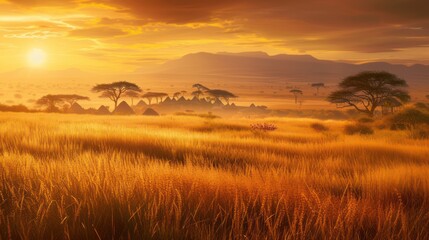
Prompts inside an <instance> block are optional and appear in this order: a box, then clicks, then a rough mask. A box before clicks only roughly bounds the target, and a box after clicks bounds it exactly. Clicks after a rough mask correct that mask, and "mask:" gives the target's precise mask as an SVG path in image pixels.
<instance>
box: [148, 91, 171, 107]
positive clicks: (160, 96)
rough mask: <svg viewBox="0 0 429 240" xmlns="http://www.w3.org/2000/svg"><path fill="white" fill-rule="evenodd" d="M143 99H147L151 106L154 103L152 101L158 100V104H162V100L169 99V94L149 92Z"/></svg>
mask: <svg viewBox="0 0 429 240" xmlns="http://www.w3.org/2000/svg"><path fill="white" fill-rule="evenodd" d="M141 97H142V98H145V99H147V100H148V102H149V105H151V103H152V99H155V100H156V103H159V102H162V99H163V98H164V97H168V94H167V93H160V92H147V93H145V94H143V95H142V96H141Z"/></svg>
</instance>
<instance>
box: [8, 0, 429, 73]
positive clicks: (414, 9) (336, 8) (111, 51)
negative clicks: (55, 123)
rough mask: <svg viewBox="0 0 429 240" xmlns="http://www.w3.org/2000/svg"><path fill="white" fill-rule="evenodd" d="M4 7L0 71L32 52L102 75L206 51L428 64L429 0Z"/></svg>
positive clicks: (191, 0)
mask: <svg viewBox="0 0 429 240" xmlns="http://www.w3.org/2000/svg"><path fill="white" fill-rule="evenodd" d="M0 11H1V14H0V51H1V53H2V54H1V55H0V71H2V72H4V71H11V70H14V69H17V68H23V67H29V62H28V55H29V53H31V52H32V51H34V49H39V50H41V51H42V53H40V52H39V54H42V55H43V57H44V58H43V59H42V60H43V62H40V64H39V65H40V66H38V67H43V68H46V69H66V68H79V69H83V70H90V71H98V72H131V71H134V70H135V69H138V68H142V67H143V68H144V67H146V66H147V67H149V66H152V65H154V64H160V63H163V62H165V61H168V60H170V59H175V58H179V57H181V56H183V55H185V54H188V53H192V52H201V51H205V52H223V51H225V52H245V51H264V52H267V53H269V54H280V53H289V54H311V55H313V56H315V57H317V58H320V59H331V60H343V61H352V62H368V61H389V62H393V63H403V64H415V63H421V64H429V54H428V53H429V14H428V12H429V1H426V0H409V1H400V0H396V1H391V0H362V1H352V0H327V1H322V0H301V1H295V0H284V1H282V0H265V1H257V0H207V1H201V0H182V1H179V0H159V1H153V0H141V1H133V0H95V1H93V0H64V1H55V0H40V1H37V0H0ZM39 50H38V51H39ZM45 55H46V56H45ZM36 57H37V56H36ZM39 57H40V56H39ZM39 60H40V59H39ZM42 63H43V64H42ZM30 65H31V64H30Z"/></svg>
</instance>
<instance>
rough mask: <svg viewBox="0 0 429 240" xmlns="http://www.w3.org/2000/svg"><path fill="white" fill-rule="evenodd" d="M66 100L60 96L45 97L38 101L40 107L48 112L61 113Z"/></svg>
mask: <svg viewBox="0 0 429 240" xmlns="http://www.w3.org/2000/svg"><path fill="white" fill-rule="evenodd" d="M63 103H64V100H63V99H62V98H61V97H59V96H58V95H50V94H49V95H45V96H43V97H41V98H40V99H39V100H37V101H36V104H37V105H38V106H41V107H44V108H45V110H46V111H47V112H59V111H60V107H61V106H60V105H61V104H63Z"/></svg>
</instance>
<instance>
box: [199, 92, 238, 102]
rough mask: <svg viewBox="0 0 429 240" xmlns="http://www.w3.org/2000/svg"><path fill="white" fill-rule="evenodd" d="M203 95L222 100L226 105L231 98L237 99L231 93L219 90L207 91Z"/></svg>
mask: <svg viewBox="0 0 429 240" xmlns="http://www.w3.org/2000/svg"><path fill="white" fill-rule="evenodd" d="M205 93H206V94H207V95H208V96H211V97H212V98H214V99H223V100H225V102H226V103H227V104H229V100H230V99H231V98H237V96H236V95H234V94H233V93H231V92H228V91H226V90H221V89H213V90H207V91H206V92H205Z"/></svg>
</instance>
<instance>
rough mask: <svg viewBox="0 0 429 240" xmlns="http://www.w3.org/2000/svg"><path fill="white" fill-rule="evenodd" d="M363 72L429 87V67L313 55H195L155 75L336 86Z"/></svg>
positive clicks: (253, 53) (260, 53) (160, 67)
mask: <svg viewBox="0 0 429 240" xmlns="http://www.w3.org/2000/svg"><path fill="white" fill-rule="evenodd" d="M361 71H388V72H391V73H394V74H396V75H398V76H399V77H402V78H404V79H406V80H407V81H408V82H410V83H413V84H418V85H421V84H426V85H427V84H428V83H429V66H428V65H421V64H415V65H411V66H407V65H401V64H391V63H387V62H370V63H363V64H352V63H346V62H338V61H328V60H319V59H316V58H315V57H313V56H311V55H286V54H280V55H274V56H270V55H268V54H266V53H264V52H246V53H224V52H223V53H206V52H201V53H194V54H188V55H185V56H183V57H182V58H180V59H177V60H172V61H169V62H166V63H165V64H163V65H161V66H159V67H158V68H155V69H153V70H152V73H159V74H177V75H193V76H210V75H211V76H224V77H239V78H246V77H247V78H249V79H250V78H270V79H274V80H275V79H277V80H286V81H291V82H314V81H324V82H331V83H335V82H338V81H340V80H341V79H343V78H344V77H346V76H349V75H352V74H356V73H358V72H361Z"/></svg>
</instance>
